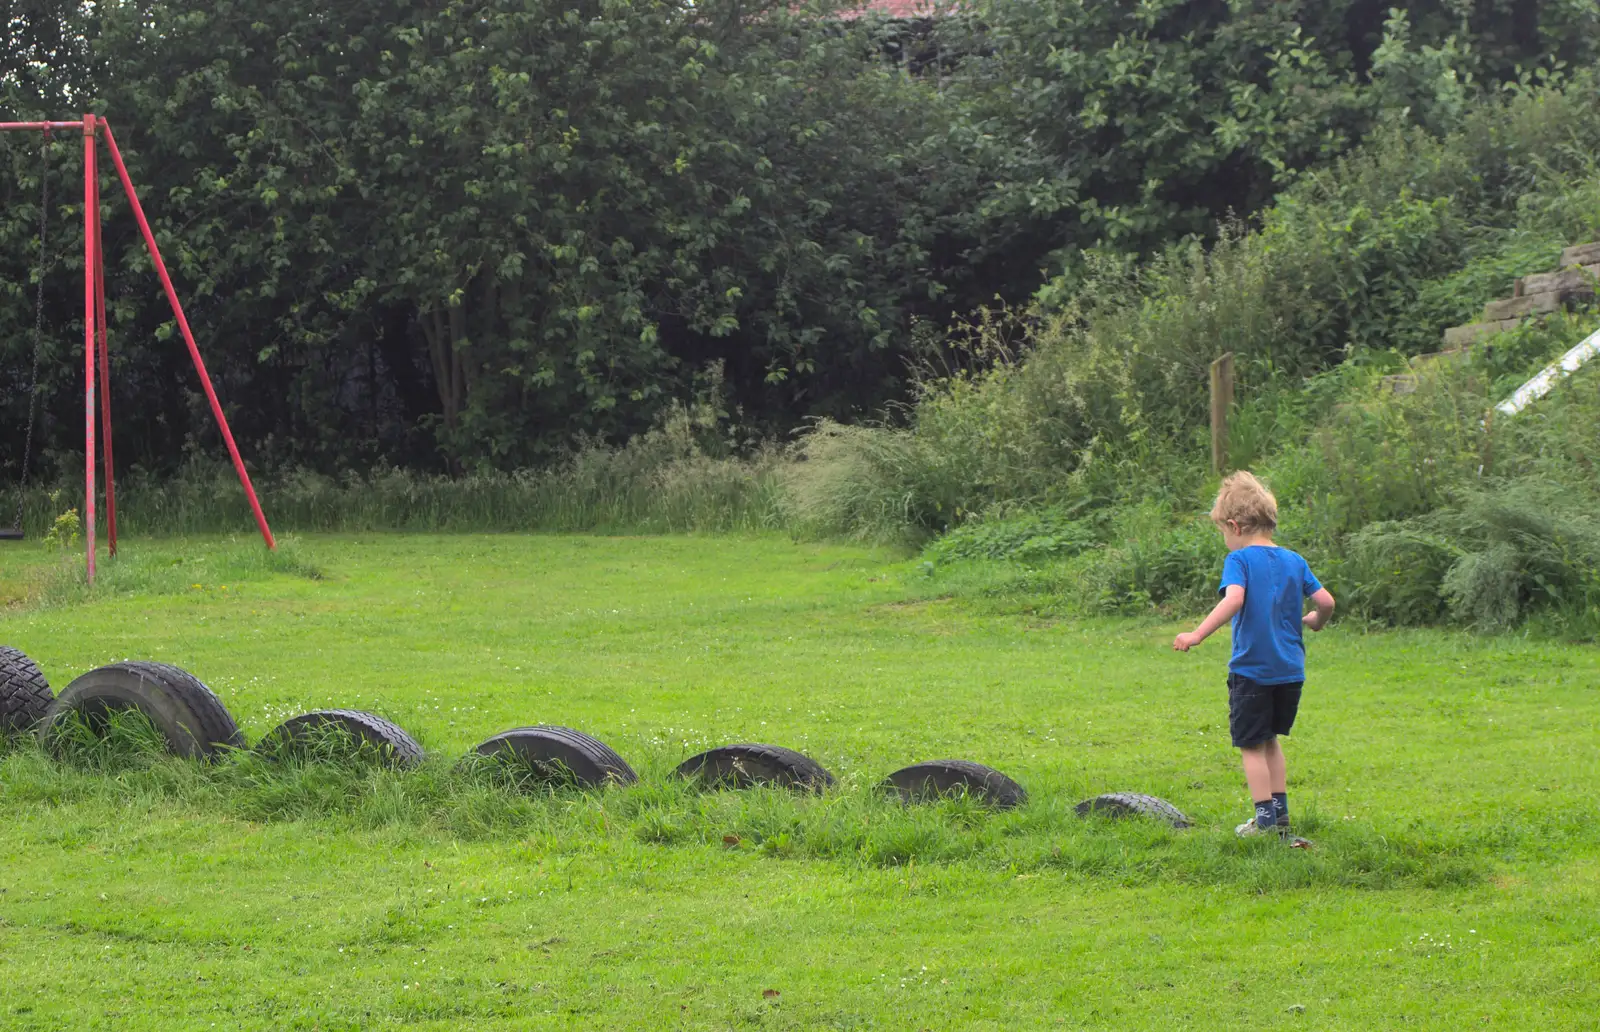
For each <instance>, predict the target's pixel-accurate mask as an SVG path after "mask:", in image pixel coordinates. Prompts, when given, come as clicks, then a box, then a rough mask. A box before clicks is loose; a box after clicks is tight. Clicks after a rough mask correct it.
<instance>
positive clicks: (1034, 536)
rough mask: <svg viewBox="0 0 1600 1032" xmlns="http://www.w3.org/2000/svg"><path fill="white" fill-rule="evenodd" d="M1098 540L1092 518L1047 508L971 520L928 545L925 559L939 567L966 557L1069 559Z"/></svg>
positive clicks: (1021, 560) (1033, 560)
mask: <svg viewBox="0 0 1600 1032" xmlns="http://www.w3.org/2000/svg"><path fill="white" fill-rule="evenodd" d="M1098 543H1099V535H1098V534H1097V533H1096V531H1095V527H1094V524H1093V522H1092V521H1089V520H1082V519H1076V518H1074V517H1073V516H1072V515H1071V514H1068V513H1065V512H1060V511H1054V510H1044V511H1040V512H1023V513H1019V514H1017V515H1015V516H1009V517H1001V518H979V519H974V520H970V521H968V522H966V523H963V524H961V525H960V526H959V527H957V528H955V529H954V530H952V531H950V533H948V534H946V535H944V536H943V537H941V538H939V539H938V540H937V541H934V542H933V543H932V544H930V545H928V547H927V548H925V549H923V552H922V558H923V560H924V561H926V562H930V563H933V564H934V565H936V566H937V565H941V564H946V563H953V562H958V561H960V560H963V559H1003V560H1007V561H1009V562H1018V563H1039V562H1044V561H1046V560H1052V559H1070V558H1071V557H1073V556H1075V555H1077V554H1079V553H1080V552H1084V551H1086V550H1088V549H1090V548H1093V547H1094V546H1095V545H1097V544H1098Z"/></svg>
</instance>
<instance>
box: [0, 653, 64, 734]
mask: <svg viewBox="0 0 1600 1032" xmlns="http://www.w3.org/2000/svg"><path fill="white" fill-rule="evenodd" d="M52 701H54V696H53V695H51V694H50V682H49V681H46V680H45V678H44V672H43V671H42V670H40V669H39V665H38V664H37V663H35V662H34V661H33V660H31V659H29V658H28V657H27V656H25V655H23V654H22V653H21V652H19V651H17V650H16V649H13V648H11V647H9V646H6V645H0V734H11V733H15V732H18V731H32V730H33V728H34V726H35V725H37V724H38V723H39V721H41V720H43V719H44V715H45V714H46V713H47V712H49V710H50V703H51V702H52Z"/></svg>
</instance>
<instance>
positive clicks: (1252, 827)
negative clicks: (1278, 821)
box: [1233, 817, 1281, 838]
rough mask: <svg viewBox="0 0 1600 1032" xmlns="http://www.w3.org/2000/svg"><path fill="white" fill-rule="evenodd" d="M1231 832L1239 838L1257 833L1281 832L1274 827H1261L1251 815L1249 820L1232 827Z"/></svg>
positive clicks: (1253, 836)
mask: <svg viewBox="0 0 1600 1032" xmlns="http://www.w3.org/2000/svg"><path fill="white" fill-rule="evenodd" d="M1233 833H1234V834H1235V835H1237V836H1239V837H1240V838H1255V837H1256V836H1257V835H1278V834H1281V833H1280V832H1279V831H1278V829H1277V828H1276V827H1271V828H1263V827H1261V826H1260V825H1259V824H1257V823H1256V819H1255V818H1254V817H1252V818H1250V819H1249V820H1247V821H1245V822H1244V823H1243V824H1241V825H1239V826H1238V827H1237V828H1234V829H1233Z"/></svg>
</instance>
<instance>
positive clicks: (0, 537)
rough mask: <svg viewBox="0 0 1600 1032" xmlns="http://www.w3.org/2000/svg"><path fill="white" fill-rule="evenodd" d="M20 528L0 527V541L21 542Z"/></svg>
mask: <svg viewBox="0 0 1600 1032" xmlns="http://www.w3.org/2000/svg"><path fill="white" fill-rule="evenodd" d="M22 536H23V535H22V528H21V527H0V541H21V540H22Z"/></svg>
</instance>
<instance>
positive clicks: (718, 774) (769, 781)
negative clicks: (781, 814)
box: [677, 743, 833, 792]
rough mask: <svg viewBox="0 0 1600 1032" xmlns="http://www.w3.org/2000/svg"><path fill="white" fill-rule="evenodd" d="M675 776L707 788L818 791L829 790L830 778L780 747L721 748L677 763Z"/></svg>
mask: <svg viewBox="0 0 1600 1032" xmlns="http://www.w3.org/2000/svg"><path fill="white" fill-rule="evenodd" d="M677 773H678V776H679V777H684V778H699V779H700V780H701V781H703V782H704V783H705V784H707V785H718V786H724V787H731V788H750V787H751V786H753V785H779V786H782V787H783V788H796V789H803V790H805V791H810V792H821V791H823V790H825V789H828V788H831V787H833V775H832V774H830V773H828V770H827V768H826V767H824V766H823V765H822V764H820V763H818V762H817V761H816V760H813V759H812V758H811V757H809V756H807V755H805V754H804V753H798V752H795V751H794V750H793V749H785V748H783V747H782V746H780V745H757V744H754V743H747V744H743V745H724V746H722V747H721V748H718V749H709V750H707V751H706V752H703V753H700V754H699V755H696V756H691V757H689V758H688V759H687V760H684V761H683V762H682V763H680V764H678V771H677Z"/></svg>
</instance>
